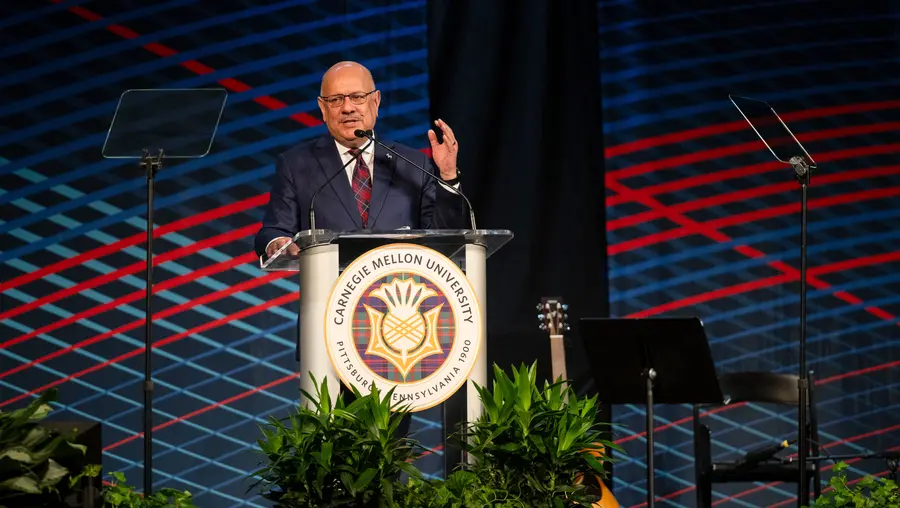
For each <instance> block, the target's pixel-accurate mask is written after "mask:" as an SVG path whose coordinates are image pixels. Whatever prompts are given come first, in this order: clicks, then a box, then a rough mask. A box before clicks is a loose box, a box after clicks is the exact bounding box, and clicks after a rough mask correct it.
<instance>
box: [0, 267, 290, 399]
mask: <svg viewBox="0 0 900 508" xmlns="http://www.w3.org/2000/svg"><path fill="white" fill-rule="evenodd" d="M290 275H291V273H290V272H272V273H269V274H267V275H264V276H262V277H256V278H253V279H248V280H245V281H243V282H239V283H237V284H234V285H232V286H229V287H227V288H225V289H220V290H219V291H216V292H214V293H209V294H207V295H204V296H201V297H199V298H194V299H192V300H189V301H187V302H184V303H182V304H179V305H176V306H174V307H169V308H168V309H165V310H163V311H161V312H157V313H156V314H155V315H154V316H153V317H154V318H155V319H164V318H167V317H170V316H173V315H175V314H178V313H179V312H183V311H186V310H189V309H192V308H194V307H196V306H198V305H204V304H206V303H209V302H214V301H216V300H221V299H222V298H225V297H226V296H230V295H232V294H234V293H237V292H239V291H244V290H247V289H253V288H255V287H258V286H261V285H263V284H266V283H268V282H270V281H274V280H278V279H282V278H285V277H289V276H290ZM286 296H292V297H294V298H296V294H294V293H288V294H287V295H286ZM145 321H146V320H145V319H138V320H135V321H132V322H130V323H127V324H124V325H122V326H120V327H118V328H114V329H112V330H109V331H106V332H103V333H101V334H99V335H95V336H93V337H91V338H89V339H85V340H82V341H79V342H77V343H75V344H72V345H71V346H67V347H64V348H62V349H58V350H56V351H54V352H52V353H48V354H46V355H44V356H42V357H40V358H37V359H35V360H32V361H30V362H28V363H24V364H22V365H19V366H17V367H15V368H13V369H10V370H7V371H4V372H2V373H0V379H3V378H5V377H7V376H11V375H12V374H15V373H16V372H21V371H23V370H26V369H29V368H31V367H34V366H35V365H38V364H41V363H44V362H47V361H49V360H52V359H54V358H59V357H60V356H63V355H65V354H67V353H71V352H72V351H75V350H78V349H82V348H85V347H87V346H90V345H92V344H96V343H98V342H102V341H104V340H106V339H108V338H110V337H112V336H114V335H118V334H121V333H125V332H128V331H130V330H134V329H135V328H139V327H141V326H144V322H145ZM156 344H159V342H157V343H154V347H155V345H156ZM4 404H5V403H4ZM2 405H3V404H0V406H2Z"/></svg>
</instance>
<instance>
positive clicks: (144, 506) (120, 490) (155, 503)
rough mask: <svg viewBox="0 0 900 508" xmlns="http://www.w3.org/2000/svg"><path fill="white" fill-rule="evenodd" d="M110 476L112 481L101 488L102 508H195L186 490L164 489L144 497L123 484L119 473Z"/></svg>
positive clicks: (124, 479) (123, 478) (122, 478)
mask: <svg viewBox="0 0 900 508" xmlns="http://www.w3.org/2000/svg"><path fill="white" fill-rule="evenodd" d="M97 472H99V471H97ZM110 476H112V478H113V480H114V481H113V482H110V483H109V484H108V485H106V486H104V487H103V494H102V497H103V508H111V507H113V508H195V505H194V501H193V496H192V495H191V493H190V492H188V491H186V490H184V491H181V490H177V489H171V488H165V489H159V490H158V491H156V492H154V493H153V494H151V495H150V496H144V494H142V493H141V492H138V491H136V490H135V489H134V487H132V486H131V485H128V484H126V483H125V482H126V481H127V480H126V478H125V475H124V474H122V473H121V472H113V473H110Z"/></svg>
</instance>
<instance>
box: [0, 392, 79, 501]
mask: <svg viewBox="0 0 900 508" xmlns="http://www.w3.org/2000/svg"><path fill="white" fill-rule="evenodd" d="M56 398H57V390H56V389H51V390H48V391H46V392H44V393H42V394H41V395H40V397H38V398H37V399H35V400H33V401H32V402H31V403H30V404H29V405H28V406H26V407H24V408H21V409H16V410H13V411H9V412H5V411H0V507H4V506H6V507H9V506H29V507H34V508H38V507H43V506H64V503H63V500H62V499H61V496H60V495H59V487H62V486H65V485H66V483H65V482H63V480H64V479H65V478H66V477H68V476H69V470H68V469H67V468H65V467H64V466H62V465H60V463H59V462H57V460H54V459H59V458H60V457H61V456H63V455H64V454H66V453H81V454H84V453H85V451H86V448H85V447H84V446H83V445H79V444H75V443H72V442H71V441H69V439H68V436H66V435H63V434H61V433H59V432H55V431H53V430H51V429H49V428H47V427H45V426H43V425H41V420H44V419H45V418H46V417H47V415H48V414H50V412H51V411H52V410H53V408H52V407H51V406H50V403H51V402H53V401H55V400H56Z"/></svg>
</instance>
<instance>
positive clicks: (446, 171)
mask: <svg viewBox="0 0 900 508" xmlns="http://www.w3.org/2000/svg"><path fill="white" fill-rule="evenodd" d="M434 125H435V126H437V128H439V129H440V130H441V132H443V134H444V142H443V143H438V139H437V134H435V132H434V129H428V141H430V142H431V158H432V159H434V163H435V164H437V167H438V169H439V170H440V171H441V179H443V180H453V179H454V178H456V155H457V154H458V153H459V143H457V141H456V136H454V135H453V129H451V128H450V126H449V125H447V124H446V123H445V122H444V121H443V120H440V119H438V120H435V121H434Z"/></svg>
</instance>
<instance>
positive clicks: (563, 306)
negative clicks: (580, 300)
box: [562, 303, 569, 311]
mask: <svg viewBox="0 0 900 508" xmlns="http://www.w3.org/2000/svg"><path fill="white" fill-rule="evenodd" d="M562 310H564V311H568V310H569V304H568V303H564V304H562Z"/></svg>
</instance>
